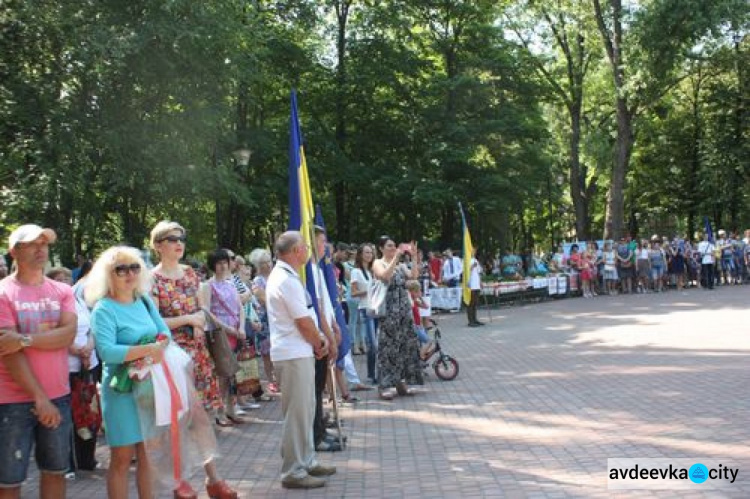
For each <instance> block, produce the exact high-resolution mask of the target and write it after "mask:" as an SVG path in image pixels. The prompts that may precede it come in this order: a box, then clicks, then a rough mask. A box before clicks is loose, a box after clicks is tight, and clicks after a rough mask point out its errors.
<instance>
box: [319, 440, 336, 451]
mask: <svg viewBox="0 0 750 499" xmlns="http://www.w3.org/2000/svg"><path fill="white" fill-rule="evenodd" d="M315 450H316V451H318V452H340V451H341V444H339V443H338V442H332V441H330V440H328V439H325V438H324V439H323V441H322V442H320V443H319V444H318V445H317V446H316V447H315Z"/></svg>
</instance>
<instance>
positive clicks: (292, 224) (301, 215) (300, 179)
mask: <svg viewBox="0 0 750 499" xmlns="http://www.w3.org/2000/svg"><path fill="white" fill-rule="evenodd" d="M291 107H292V109H291V116H290V118H289V230H297V231H299V232H301V233H302V238H303V239H304V240H305V243H306V244H307V248H308V259H307V263H306V264H305V266H304V267H303V268H302V269H299V272H300V277H301V278H302V282H303V284H304V285H305V287H306V288H307V292H308V293H310V298H311V299H312V302H313V306H314V307H315V314H316V315H317V316H318V317H320V313H319V310H318V293H317V292H316V290H315V279H314V277H313V273H312V265H313V264H314V263H313V262H314V259H315V258H314V256H315V253H316V251H315V227H314V224H313V220H314V216H315V213H314V211H313V202H312V192H311V190H310V179H309V177H308V175H307V162H306V161H305V148H304V142H303V140H302V129H301V128H300V126H299V117H298V116H297V92H295V91H294V90H292V103H291Z"/></svg>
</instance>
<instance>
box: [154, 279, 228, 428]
mask: <svg viewBox="0 0 750 499" xmlns="http://www.w3.org/2000/svg"><path fill="white" fill-rule="evenodd" d="M183 271H184V275H183V276H182V278H180V279H170V278H168V277H165V276H163V275H161V274H159V273H157V272H154V274H153V275H154V287H153V289H152V293H153V296H154V301H155V302H156V303H157V304H158V305H159V314H161V316H162V317H164V318H170V317H180V316H182V315H189V314H193V313H195V312H197V311H198V310H199V308H198V289H199V288H200V278H199V277H198V275H197V274H196V273H195V271H194V270H193V269H192V268H191V267H189V266H184V267H183ZM172 338H173V339H174V340H175V341H176V342H177V344H178V345H179V346H180V347H182V349H183V350H185V351H186V352H187V353H188V355H190V358H191V359H193V364H194V366H195V367H194V369H195V378H194V381H195V389H196V391H197V392H198V396H199V397H200V400H201V402H203V407H205V409H206V411H208V412H209V413H212V412H214V411H216V410H219V409H221V408H222V407H223V403H222V401H221V394H220V393H219V384H218V378H217V377H216V374H215V370H214V361H213V359H212V358H211V354H210V353H209V352H208V347H207V346H206V341H205V339H204V340H202V341H198V340H196V339H195V338H193V329H192V327H190V326H182V327H178V328H176V329H172Z"/></svg>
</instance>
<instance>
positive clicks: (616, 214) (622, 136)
mask: <svg viewBox="0 0 750 499" xmlns="http://www.w3.org/2000/svg"><path fill="white" fill-rule="evenodd" d="M633 142H634V136H633V129H632V116H631V115H630V111H629V110H628V107H627V102H626V101H625V99H622V98H618V99H617V143H616V145H615V161H614V167H613V168H612V179H611V183H610V186H609V191H608V192H607V215H606V219H605V225H604V237H605V239H619V238H620V237H621V236H622V235H623V229H624V228H625V176H626V175H627V172H628V166H629V165H630V153H631V151H632V149H633Z"/></svg>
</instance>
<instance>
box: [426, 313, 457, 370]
mask: <svg viewBox="0 0 750 499" xmlns="http://www.w3.org/2000/svg"><path fill="white" fill-rule="evenodd" d="M430 320H431V322H432V323H433V324H434V325H433V326H430V327H429V328H428V329H427V331H428V332H429V331H432V332H433V334H434V336H435V339H434V341H433V345H434V346H433V348H432V350H431V351H430V352H429V353H427V354H426V355H424V356H423V355H421V354H420V356H419V358H420V359H421V361H422V369H427V368H428V367H429V366H430V361H431V360H432V359H433V358H434V360H433V361H432V368H433V369H434V370H435V374H436V375H437V377H438V378H440V379H441V380H443V381H451V380H454V379H456V376H458V361H457V360H456V359H454V358H453V357H451V356H450V355H448V354H446V353H443V349H442V347H441V346H440V338H441V333H440V328H439V327H438V325H437V322H435V321H434V320H433V319H430Z"/></svg>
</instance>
